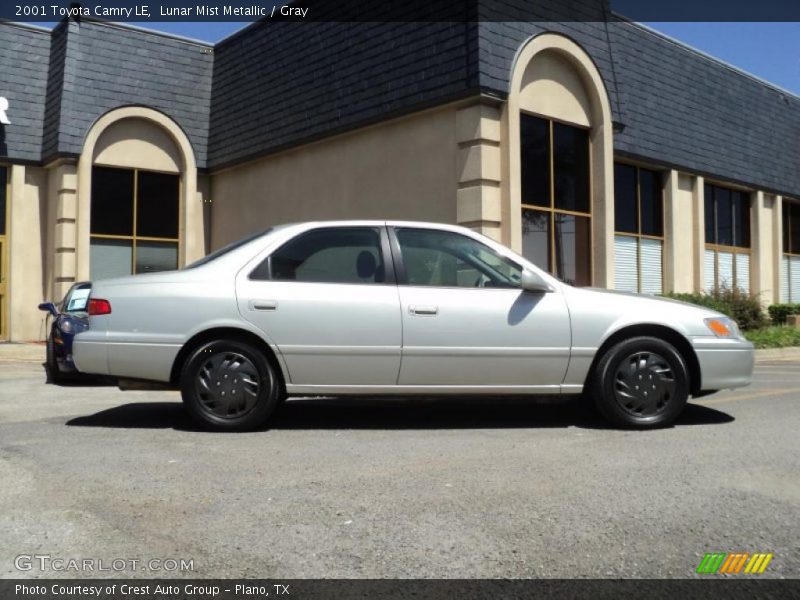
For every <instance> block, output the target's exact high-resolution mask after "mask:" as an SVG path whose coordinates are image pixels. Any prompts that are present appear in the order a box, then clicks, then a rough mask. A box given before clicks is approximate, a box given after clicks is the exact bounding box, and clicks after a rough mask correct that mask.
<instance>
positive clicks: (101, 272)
mask: <svg viewBox="0 0 800 600" xmlns="http://www.w3.org/2000/svg"><path fill="white" fill-rule="evenodd" d="M89 260H90V265H91V266H90V276H91V279H92V281H97V280H98V279H108V278H109V277H122V276H124V275H130V274H131V263H132V261H133V244H132V242H131V240H104V239H97V238H94V239H92V242H91V247H90V251H89Z"/></svg>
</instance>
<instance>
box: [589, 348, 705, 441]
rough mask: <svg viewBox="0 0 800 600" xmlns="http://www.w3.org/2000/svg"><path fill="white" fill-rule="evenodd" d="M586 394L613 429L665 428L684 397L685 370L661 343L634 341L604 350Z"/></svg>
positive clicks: (673, 352)
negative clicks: (612, 425)
mask: <svg viewBox="0 0 800 600" xmlns="http://www.w3.org/2000/svg"><path fill="white" fill-rule="evenodd" d="M590 392H591V394H592V395H593V397H594V401H595V404H596V405H597V408H598V409H599V410H600V412H601V413H602V414H603V416H604V417H606V419H608V420H609V421H610V422H611V423H613V424H615V425H620V426H623V427H636V428H654V427H665V426H668V425H671V424H672V423H674V422H675V420H676V419H677V418H678V416H679V415H680V413H681V412H682V411H683V409H684V407H685V406H686V402H687V400H688V398H689V372H688V369H687V368H686V362H685V361H684V359H683V357H682V356H681V354H680V352H678V350H677V349H675V347H674V346H672V345H671V344H669V343H668V342H666V341H665V340H662V339H659V338H654V337H634V338H630V339H627V340H623V341H621V342H619V343H617V344H615V345H614V346H613V347H611V348H609V349H608V350H607V351H606V352H605V354H604V355H603V356H602V357H601V358H600V361H599V362H598V363H597V368H596V369H595V372H594V373H593V374H592V377H591V382H590Z"/></svg>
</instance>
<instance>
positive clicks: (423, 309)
mask: <svg viewBox="0 0 800 600" xmlns="http://www.w3.org/2000/svg"><path fill="white" fill-rule="evenodd" d="M409 310H410V311H411V314H412V315H422V316H433V315H436V314H439V307H438V306H416V305H413V306H409Z"/></svg>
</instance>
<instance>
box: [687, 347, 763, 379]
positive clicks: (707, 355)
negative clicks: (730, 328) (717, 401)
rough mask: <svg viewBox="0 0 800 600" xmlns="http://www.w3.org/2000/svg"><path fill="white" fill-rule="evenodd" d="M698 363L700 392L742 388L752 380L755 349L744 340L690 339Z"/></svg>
mask: <svg viewBox="0 0 800 600" xmlns="http://www.w3.org/2000/svg"><path fill="white" fill-rule="evenodd" d="M692 344H693V346H694V350H695V353H696V354H697V360H698V362H699V363H700V389H701V390H703V391H710V390H724V389H731V388H738V387H744V386H746V385H749V384H750V382H751V380H752V379H753V366H754V364H755V349H754V347H753V344H751V343H750V342H748V341H745V340H726V339H719V338H708V337H702V338H695V339H694V340H692Z"/></svg>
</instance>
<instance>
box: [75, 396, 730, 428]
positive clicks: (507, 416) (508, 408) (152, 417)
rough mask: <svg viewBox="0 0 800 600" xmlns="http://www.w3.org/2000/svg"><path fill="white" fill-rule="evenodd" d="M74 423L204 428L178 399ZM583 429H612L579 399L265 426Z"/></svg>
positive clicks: (297, 402)
mask: <svg viewBox="0 0 800 600" xmlns="http://www.w3.org/2000/svg"><path fill="white" fill-rule="evenodd" d="M733 420H734V418H733V417H732V416H731V415H729V414H727V413H724V412H722V411H719V410H716V409H714V408H710V407H708V406H701V405H698V404H691V403H690V404H688V405H687V407H686V410H684V412H683V414H682V415H681V417H680V418H679V419H678V421H677V423H676V425H675V426H676V427H683V426H686V425H719V424H724V423H730V422H732V421H733ZM66 424H67V425H69V426H75V427H118V428H123V429H137V428H145V429H164V428H172V429H177V430H181V431H204V428H203V427H202V426H199V425H197V424H195V422H194V421H193V420H192V419H191V418H190V417H189V415H188V414H187V413H186V412H185V410H184V409H183V405H182V404H181V403H178V402H134V403H130V404H123V405H122V406H117V407H114V408H109V409H107V410H103V411H100V412H98V413H95V414H93V415H87V416H82V417H76V418H73V419H71V420H70V421H68V422H67V423H66ZM553 427H563V428H566V427H579V428H583V429H613V427H612V426H610V425H608V424H607V423H606V422H605V421H604V420H603V419H602V418H601V417H600V416H598V415H597V414H596V413H595V412H594V410H592V409H591V407H589V406H587V405H586V404H585V403H580V402H575V401H573V402H561V403H557V404H553V403H550V404H542V403H541V402H538V401H531V400H520V399H513V400H508V399H498V398H495V399H487V398H481V399H471V398H470V399H463V398H462V399H458V400H456V399H435V400H429V399H420V398H414V399H389V400H387V399H352V398H347V399H337V398H313V399H305V398H303V399H293V400H290V401H288V402H286V403H285V404H284V405H283V406H281V407H280V408H279V409H278V411H277V412H276V413H275V415H274V416H273V417H272V419H270V421H269V424H268V425H267V426H266V427H264V428H263V430H269V429H286V430H292V429H294V430H305V429H325V430H336V429H385V430H393V429H398V430H399V429H503V428H509V429H512V428H532V429H533V428H553Z"/></svg>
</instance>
